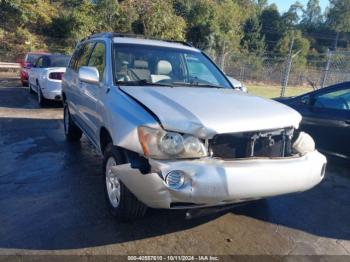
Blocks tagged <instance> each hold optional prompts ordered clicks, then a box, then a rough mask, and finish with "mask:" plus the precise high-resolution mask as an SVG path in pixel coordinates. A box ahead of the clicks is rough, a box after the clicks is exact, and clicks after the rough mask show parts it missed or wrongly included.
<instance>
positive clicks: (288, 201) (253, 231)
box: [0, 79, 350, 255]
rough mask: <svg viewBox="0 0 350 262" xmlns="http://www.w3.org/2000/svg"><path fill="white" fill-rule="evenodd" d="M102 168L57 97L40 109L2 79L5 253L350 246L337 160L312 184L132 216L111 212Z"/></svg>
mask: <svg viewBox="0 0 350 262" xmlns="http://www.w3.org/2000/svg"><path fill="white" fill-rule="evenodd" d="M101 170H102V167H101V157H100V156H99V155H98V154H97V152H96V151H95V150H94V148H93V147H92V145H91V144H90V143H89V142H88V140H87V139H86V138H83V139H82V141H81V143H78V144H74V145H72V144H68V143H66V141H65V138H64V133H63V125H62V108H61V106H60V105H59V104H54V103H52V104H50V105H48V106H46V107H45V108H39V107H38V105H37V101H36V97H35V95H31V94H29V91H28V88H25V87H21V86H20V84H19V82H18V81H17V80H14V79H2V80H1V81H0V254H38V253H40V254H83V255H85V254H108V255H110V254H136V253H137V254H153V255H155V254H192V255H195V254H200V255H202V254H216V255H219V254H250V255H253V254H275V255H286V254H307V255H311V254H328V255H334V254H337V255H338V254H339V255H349V254H350V223H349V221H350V172H349V169H348V168H346V167H345V166H343V165H341V164H339V163H338V162H331V163H330V164H329V166H328V170H327V177H326V179H325V181H323V182H322V183H321V184H320V185H319V186H317V187H316V188H314V189H313V190H310V191H308V192H304V193H299V194H292V195H287V196H280V197H276V198H271V199H268V200H264V201H258V202H255V203H251V204H247V205H243V206H238V207H234V208H231V209H225V210H221V212H214V211H218V210H216V209H202V210H198V211H195V212H193V213H192V214H191V215H192V216H193V218H192V219H185V213H186V212H185V211H166V210H150V211H149V212H148V214H147V216H146V218H144V219H142V220H139V221H136V222H132V223H118V222H117V221H115V219H114V218H113V217H112V216H111V215H110V214H109V212H108V210H107V205H106V203H105V199H104V194H103V187H104V181H103V178H102V175H101ZM281 175H283V174H281Z"/></svg>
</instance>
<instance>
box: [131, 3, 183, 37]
mask: <svg viewBox="0 0 350 262" xmlns="http://www.w3.org/2000/svg"><path fill="white" fill-rule="evenodd" d="M129 2H130V6H131V7H132V8H134V9H135V11H136V14H137V19H136V21H135V22H134V25H135V24H137V25H138V26H137V27H136V28H135V27H134V29H136V30H138V32H137V33H141V34H144V35H145V36H148V37H157V38H161V39H177V40H183V39H185V28H186V22H185V20H184V19H183V18H182V17H181V16H177V15H176V14H175V12H174V9H173V6H172V3H171V1H170V0H129Z"/></svg>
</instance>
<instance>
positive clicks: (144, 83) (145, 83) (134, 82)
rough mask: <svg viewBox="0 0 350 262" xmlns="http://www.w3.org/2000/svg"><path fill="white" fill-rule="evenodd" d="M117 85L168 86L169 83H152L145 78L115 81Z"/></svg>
mask: <svg viewBox="0 0 350 262" xmlns="http://www.w3.org/2000/svg"><path fill="white" fill-rule="evenodd" d="M116 84H117V85H125V86H170V87H172V85H171V84H160V83H152V82H149V81H147V80H146V79H141V80H135V81H117V82H116Z"/></svg>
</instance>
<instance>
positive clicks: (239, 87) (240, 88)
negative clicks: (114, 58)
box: [226, 75, 248, 93]
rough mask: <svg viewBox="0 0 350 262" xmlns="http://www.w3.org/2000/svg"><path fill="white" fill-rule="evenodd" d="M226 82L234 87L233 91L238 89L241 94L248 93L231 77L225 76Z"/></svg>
mask: <svg viewBox="0 0 350 262" xmlns="http://www.w3.org/2000/svg"><path fill="white" fill-rule="evenodd" d="M226 77H227V79H228V81H230V83H231V85H232V86H233V87H234V89H238V90H240V91H242V92H245V93H248V89H247V88H246V87H245V86H244V85H243V84H242V83H241V82H240V81H238V80H236V79H234V78H233V77H231V76H228V75H226Z"/></svg>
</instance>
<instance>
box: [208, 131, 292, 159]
mask: <svg viewBox="0 0 350 262" xmlns="http://www.w3.org/2000/svg"><path fill="white" fill-rule="evenodd" d="M294 133H295V132H294V128H292V127H290V128H281V129H275V130H267V131H255V132H242V133H234V134H220V135H216V136H214V138H213V139H211V140H209V154H210V156H212V157H217V158H223V159H240V158H251V157H270V158H273V157H290V156H292V155H293V149H292V143H293V138H294ZM296 135H297V134H296Z"/></svg>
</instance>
